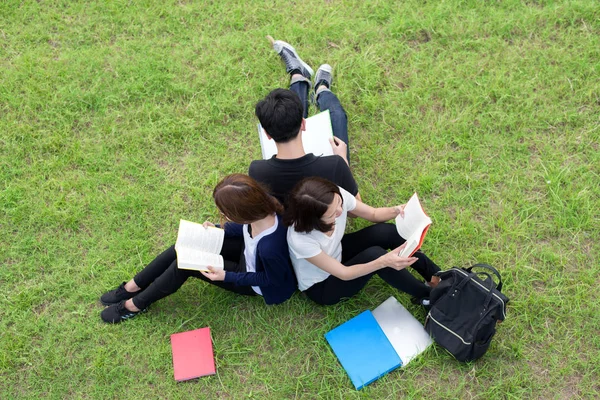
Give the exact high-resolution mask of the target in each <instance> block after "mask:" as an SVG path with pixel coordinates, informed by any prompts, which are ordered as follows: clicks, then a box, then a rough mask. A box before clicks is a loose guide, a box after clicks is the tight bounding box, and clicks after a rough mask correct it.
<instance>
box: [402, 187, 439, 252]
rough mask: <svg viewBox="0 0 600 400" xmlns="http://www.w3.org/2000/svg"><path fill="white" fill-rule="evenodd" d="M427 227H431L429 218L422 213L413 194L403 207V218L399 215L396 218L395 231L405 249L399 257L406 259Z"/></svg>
mask: <svg viewBox="0 0 600 400" xmlns="http://www.w3.org/2000/svg"><path fill="white" fill-rule="evenodd" d="M429 225H431V218H429V217H428V216H427V215H426V214H425V212H424V211H423V207H421V202H420V201H419V197H418V196H417V194H416V193H415V194H413V195H412V197H411V198H410V200H408V202H407V203H406V206H405V207H404V217H401V216H400V215H398V216H397V217H396V230H397V231H398V234H399V235H400V236H401V237H402V238H403V239H405V240H406V247H405V248H404V250H402V251H401V252H400V257H408V255H409V254H410V253H412V252H413V251H414V250H415V249H416V248H417V246H418V245H419V241H420V239H421V234H422V233H423V230H425V228H427V226H429Z"/></svg>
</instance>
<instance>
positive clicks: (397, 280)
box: [305, 223, 440, 305]
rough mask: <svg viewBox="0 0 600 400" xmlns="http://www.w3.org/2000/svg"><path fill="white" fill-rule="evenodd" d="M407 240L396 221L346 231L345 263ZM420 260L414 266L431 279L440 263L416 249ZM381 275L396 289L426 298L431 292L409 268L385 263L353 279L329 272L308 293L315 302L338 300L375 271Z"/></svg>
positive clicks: (357, 261)
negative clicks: (398, 228)
mask: <svg viewBox="0 0 600 400" xmlns="http://www.w3.org/2000/svg"><path fill="white" fill-rule="evenodd" d="M404 242H405V240H404V239H402V237H401V236H400V235H398V231H397V230H396V226H395V225H393V224H387V223H385V224H384V223H380V224H375V225H371V226H369V227H367V228H364V229H361V230H360V231H357V232H353V233H350V234H347V235H344V237H343V238H342V264H344V265H346V266H350V265H355V264H364V263H368V262H370V261H373V260H375V259H377V258H379V257H381V256H382V255H384V254H385V253H386V252H387V250H386V249H395V248H396V247H398V246H400V245H401V244H402V243H404ZM414 256H415V257H417V258H418V260H417V261H416V262H415V263H414V264H413V265H412V267H413V268H414V269H415V270H416V271H417V272H418V273H419V274H420V275H421V276H422V277H423V278H425V279H426V280H427V281H430V280H431V277H432V275H433V274H434V273H436V272H437V271H439V270H440V269H439V267H438V266H437V265H436V264H435V263H434V262H433V261H431V260H430V259H429V258H428V257H427V256H426V255H425V254H423V253H421V252H416V253H415V255H414ZM375 274H377V275H379V276H380V277H381V278H382V279H383V280H384V281H386V282H387V283H389V284H390V285H392V286H393V287H395V288H396V289H398V290H400V291H403V292H406V293H408V294H410V295H411V296H414V297H417V298H423V297H428V296H429V291H430V289H429V288H428V287H427V286H425V284H424V283H423V282H421V281H419V280H418V279H416V278H415V277H414V276H413V275H412V274H411V273H410V272H408V271H407V270H406V269H403V270H400V271H397V270H395V269H394V268H390V267H386V268H382V269H380V270H378V271H375V272H372V273H370V274H367V275H364V276H361V277H359V278H356V279H352V280H350V281H344V280H341V279H339V278H336V277H335V276H333V275H330V276H329V277H328V278H327V279H325V280H324V281H322V282H319V283H316V284H314V285H313V286H311V287H310V288H308V289H307V290H306V291H305V293H306V294H307V296H308V297H309V298H310V299H312V300H313V301H315V302H316V303H319V304H323V305H330V304H336V303H338V302H340V301H341V300H342V299H345V298H350V297H352V296H354V295H355V294H356V293H358V292H359V291H360V290H361V289H362V288H363V287H365V285H366V284H367V282H368V281H369V279H371V277H372V276H373V275H375Z"/></svg>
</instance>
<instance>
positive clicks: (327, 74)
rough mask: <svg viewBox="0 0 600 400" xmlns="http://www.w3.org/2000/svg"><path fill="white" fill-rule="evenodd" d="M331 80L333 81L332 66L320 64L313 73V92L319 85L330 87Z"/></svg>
mask: <svg viewBox="0 0 600 400" xmlns="http://www.w3.org/2000/svg"><path fill="white" fill-rule="evenodd" d="M331 82H333V68H331V65H329V64H323V65H321V66H320V67H319V69H318V70H317V73H316V75H315V93H316V92H317V89H318V88H319V86H321V85H324V86H327V88H328V89H331Z"/></svg>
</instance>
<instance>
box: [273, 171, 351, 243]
mask: <svg viewBox="0 0 600 400" xmlns="http://www.w3.org/2000/svg"><path fill="white" fill-rule="evenodd" d="M336 194H337V195H339V196H340V199H342V202H343V201H344V198H343V197H342V194H341V193H340V188H339V187H337V185H335V184H334V183H332V182H330V181H328V180H327V179H323V178H318V177H312V178H305V179H303V180H301V181H300V182H298V184H297V185H296V186H294V188H293V189H292V191H291V192H290V195H289V197H288V199H287V209H286V211H285V214H284V215H283V223H284V224H285V225H287V226H291V225H293V226H294V230H295V231H296V232H305V233H309V232H311V231H313V230H318V231H321V232H329V231H330V230H331V228H333V223H331V224H327V223H325V222H323V220H321V217H322V216H323V214H325V211H327V208H329V206H330V205H331V203H332V202H333V199H334V197H335V195H336Z"/></svg>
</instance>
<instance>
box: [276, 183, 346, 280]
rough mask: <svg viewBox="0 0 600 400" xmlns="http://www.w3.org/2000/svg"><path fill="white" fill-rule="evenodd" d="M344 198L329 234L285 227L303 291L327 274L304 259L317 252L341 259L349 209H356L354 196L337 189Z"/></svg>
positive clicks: (293, 263)
mask: <svg viewBox="0 0 600 400" xmlns="http://www.w3.org/2000/svg"><path fill="white" fill-rule="evenodd" d="M340 193H341V194H342V199H343V200H344V202H343V205H342V209H343V212H342V214H341V215H340V216H339V217H337V218H336V219H335V226H334V229H333V233H332V234H331V236H327V235H326V234H325V233H324V232H321V231H317V230H313V231H312V232H309V233H302V232H296V231H295V230H294V227H293V226H290V227H289V228H288V232H287V241H288V246H289V248H290V258H291V260H292V265H293V266H294V272H295V273H296V278H298V288H299V289H300V290H301V291H305V290H306V289H308V288H309V287H311V286H312V285H314V284H315V283H319V282H321V281H324V280H325V279H327V278H328V277H329V275H330V274H329V273H327V272H325V271H323V270H322V269H321V268H319V267H317V266H316V265H314V264H311V263H310V262H308V261H307V260H306V259H307V258H311V257H314V256H316V255H318V254H319V253H320V252H324V253H325V254H327V255H329V256H331V257H332V258H335V259H336V260H338V261H340V262H341V261H342V237H343V236H344V231H345V230H346V218H347V215H348V211H352V210H354V209H355V208H356V199H355V198H354V196H352V195H351V194H350V193H348V192H347V191H345V190H344V189H342V188H340Z"/></svg>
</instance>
